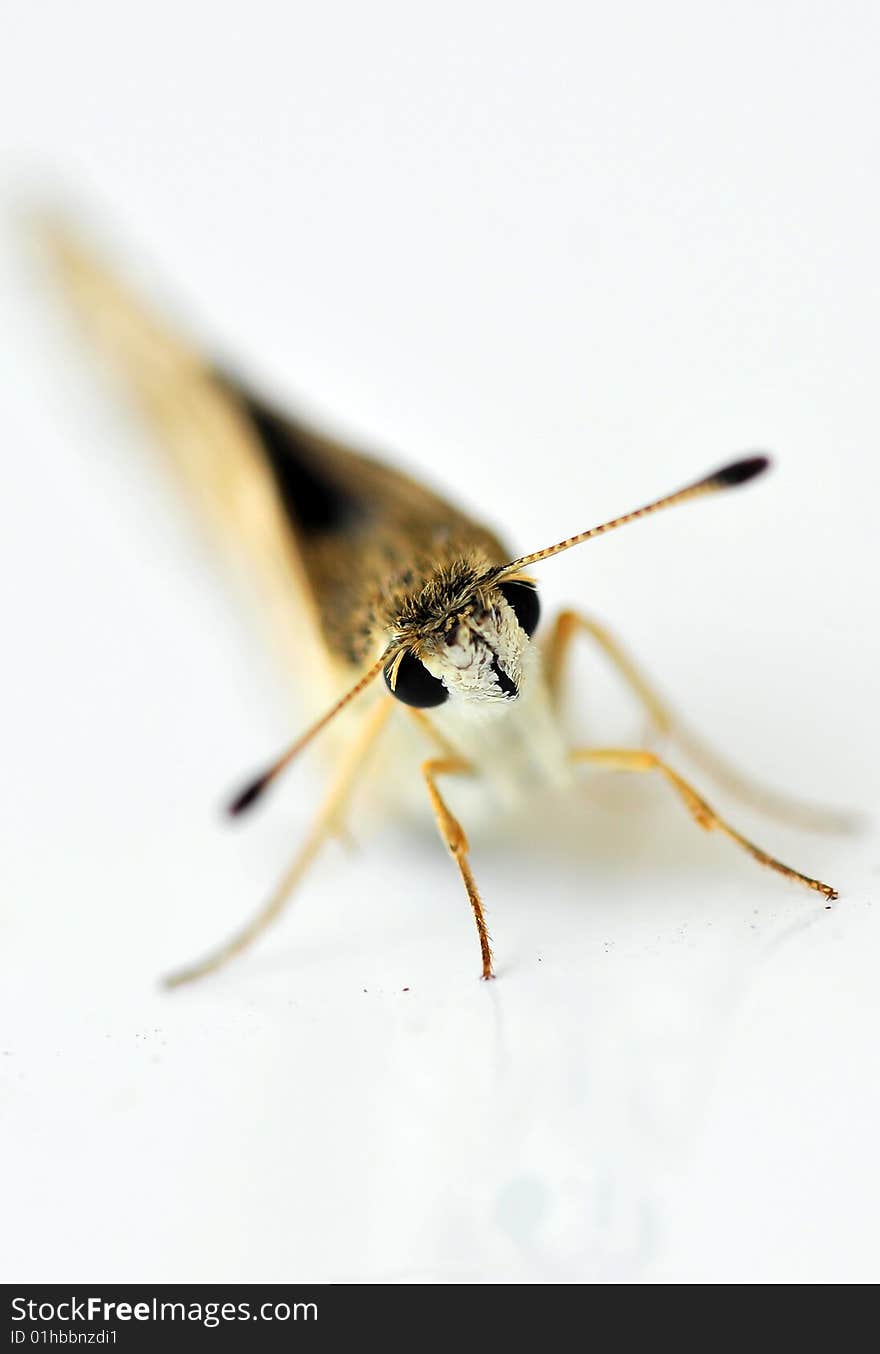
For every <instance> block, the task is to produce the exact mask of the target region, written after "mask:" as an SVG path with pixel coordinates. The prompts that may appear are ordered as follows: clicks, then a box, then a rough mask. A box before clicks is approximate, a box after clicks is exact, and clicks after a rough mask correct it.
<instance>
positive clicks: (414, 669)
mask: <svg viewBox="0 0 880 1354" xmlns="http://www.w3.org/2000/svg"><path fill="white" fill-rule="evenodd" d="M393 668H394V663H389V665H388V667H387V668H386V669H385V672H384V674H383V675H384V677H385V685H386V686H387V687H388V690H389V691H390V692H391V694H392V696H395V697H396V698H397V699H398V700H399V701H403V704H404V705H415V706H417V708H418V709H420V710H427V709H428V708H429V707H430V706H432V705H442V704H443V702H444V701H445V700H448V699H449V692H448V691H447V690H446V687H445V686H444V685H443V683H442V682H441V681H440V679H439V677H432V676H431V674H430V672H429V671H428V669H427V668H426V667H425V665H424V663H420V662H419V660H418V658H416V656H415V654H412V653H405V654H404V655H403V658H402V659H401V660H400V663H399V664H398V665H397V677H396V679H395V682H394V686H393V687H392V685H391V672H392V669H393Z"/></svg>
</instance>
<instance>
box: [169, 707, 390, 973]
mask: <svg viewBox="0 0 880 1354" xmlns="http://www.w3.org/2000/svg"><path fill="white" fill-rule="evenodd" d="M392 705H393V701H392V699H391V697H390V696H389V697H387V698H385V699H383V700H381V701H380V702H379V704H378V705H376V706H375V707H374V709H373V710H372V711H371V712H370V714H369V715H368V716H367V718H366V719H365V721H364V722H363V724H362V725H361V728H360V730H359V735H358V737H357V738H356V739H355V740H354V742H353V744H352V746H351V748H350V749H349V751H348V755H347V757H346V759H345V761H344V763H343V765H342V766H341V767H340V769H339V772H338V774H337V776H336V778H335V780H334V781H333V783H332V785H331V787H330V790H329V792H328V794H327V796H326V797H325V799H324V802H323V803H322V805H321V807H320V809H319V810H318V815H317V817H316V819H315V822H314V824H313V826H312V830H311V832H310V833H309V835H308V837H307V838H306V840H305V841H304V842H303V844H302V846H301V847H300V849H299V852H298V853H297V856H296V859H295V860H294V862H293V864H292V865H291V867H290V869H289V870H288V871H287V874H286V875H285V876H284V878H283V879H282V880H281V882H280V884H279V885H278V887H277V888H276V889H275V892H274V893H273V894H272V896H271V897H270V898H269V901H268V902H267V903H265V904H264V906H263V907H262V908H261V909H260V911H259V912H257V913H256V915H255V916H253V917H252V918H251V920H250V921H249V922H247V924H246V925H245V926H243V927H242V928H241V930H240V931H237V932H236V933H235V935H234V936H232V938H231V939H230V940H228V941H227V942H226V943H225V944H224V945H220V946H218V948H217V949H216V950H212V951H211V952H210V954H208V955H206V956H205V958H204V959H201V960H199V961H198V962H197V963H195V964H191V965H189V966H188V967H187V968H183V969H179V970H178V971H177V972H176V973H171V974H169V975H168V977H166V978H165V979H164V986H166V987H179V986H180V985H181V984H182V983H190V982H193V981H194V980H195V979H196V978H203V977H204V976H205V975H206V974H208V973H214V972H216V970H217V969H219V968H222V967H223V965H224V964H226V963H228V962H229V960H230V959H233V958H234V957H235V956H236V955H237V954H241V952H242V950H245V949H247V947H248V946H249V945H251V944H252V943H253V941H255V940H256V939H257V937H258V936H259V935H261V934H262V933H263V931H265V930H266V928H267V927H268V926H270V925H271V923H272V922H274V921H275V920H276V919H277V918H278V917H279V916H280V914H281V912H282V911H283V909H284V906H285V904H286V903H287V901H288V899H289V898H290V896H291V894H292V893H293V891H294V889H295V888H296V886H297V885H298V884H299V882H300V880H301V879H302V877H303V875H304V874H305V872H306V870H307V869H308V867H309V866H310V865H311V863H312V861H313V860H314V859H315V856H316V855H317V854H318V852H319V850H320V849H321V847H322V846H323V845H324V842H325V841H326V840H327V838H328V837H332V836H333V834H334V833H335V832H338V831H339V826H340V824H339V819H340V815H341V813H342V811H343V809H344V808H345V806H346V804H347V802H348V800H349V798H350V796H351V793H352V791H353V789H354V787H355V784H356V782H357V780H358V777H359V776H360V774H361V772H362V771H363V769H364V767H365V766H366V762H367V758H368V756H369V753H370V752H371V750H372V748H373V745H374V743H375V742H376V739H377V738H378V736H379V734H380V732H381V731H382V729H383V727H384V725H385V722H386V720H387V719H388V716H389V714H390V713H391V709H392Z"/></svg>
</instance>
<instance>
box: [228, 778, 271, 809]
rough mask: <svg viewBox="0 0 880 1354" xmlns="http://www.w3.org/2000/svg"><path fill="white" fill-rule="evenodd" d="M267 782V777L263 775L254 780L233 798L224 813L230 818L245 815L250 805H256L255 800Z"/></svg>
mask: <svg viewBox="0 0 880 1354" xmlns="http://www.w3.org/2000/svg"><path fill="white" fill-rule="evenodd" d="M269 780H270V777H269V776H265V775H263V776H258V777H257V779H256V780H252V781H251V782H250V783H249V784H248V785H246V786H245V787H244V789H243V790H242V791H241V792H240V793H239V794H237V795H236V796H235V798H234V799H233V800H232V801H231V803H230V804H229V806H228V807H227V810H226V811H227V813H228V814H229V816H230V818H237V817H238V815H239V814H240V813H245V812H246V810H247V809H249V808H250V807H251V805H252V804H256V802H257V800H258V799H259V798H260V795H261V794H262V793H263V791H264V790H265V788H266V786H267V785H268V784H269Z"/></svg>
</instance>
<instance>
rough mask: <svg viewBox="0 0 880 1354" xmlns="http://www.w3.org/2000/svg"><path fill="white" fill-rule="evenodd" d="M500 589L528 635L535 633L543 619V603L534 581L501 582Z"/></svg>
mask: <svg viewBox="0 0 880 1354" xmlns="http://www.w3.org/2000/svg"><path fill="white" fill-rule="evenodd" d="M498 590H499V592H501V593H502V594H503V595H504V599H505V601H506V602H508V603H509V604H510V606H512V607H513V613H514V615H515V616H516V619H517V620H518V621H519V623H520V625H521V626H522V628H523V630H525V632H526V634H527V635H533V634H534V633H535V631H536V630H537V628H538V621H539V620H540V619H541V603H540V601H539V600H538V594H537V591H536V590H535V587H534V584H532V583H520V582H515V583H499V584H498Z"/></svg>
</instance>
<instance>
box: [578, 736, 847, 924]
mask: <svg viewBox="0 0 880 1354" xmlns="http://www.w3.org/2000/svg"><path fill="white" fill-rule="evenodd" d="M571 758H572V761H575V762H593V763H594V764H596V765H598V766H606V767H609V768H610V769H612V770H615V771H657V772H659V773H660V775H661V776H663V777H664V779H665V780H666V782H667V784H668V785H671V787H672V789H673V790H674V791H675V792H676V794H677V795H678V796H679V798H680V799H682V800H683V801H684V805H685V807H686V808H687V810H688V812H689V813H690V815H691V817H692V818H693V819H694V822H696V823H697V824H698V825H699V826H700V827H702V828H705V829H706V831H707V832H711V831H713V830H717V831H718V832H723V833H724V835H725V837H729V838H730V840H731V841H732V842H736V844H737V846H741V847H742V849H743V850H744V851H748V853H749V855H750V856H752V857H753V859H754V860H757V861H758V862H759V864H761V865H768V866H769V867H770V869H771V870H776V871H778V873H779V874H784V875H786V876H787V877H788V878H789V879H796V880H797V881H798V883H799V884H805V885H806V886H807V888H809V889H815V890H816V891H817V893H821V894H823V895H824V896H825V897H826V898H828V899H832V898H836V897H837V892H836V890H835V889H833V888H832V887H831V885H830V884H823V883H822V882H821V880H819V879H811V878H810V876H809V875H806V874H801V872H800V871H799V870H793V869H792V868H791V866H789V865H783V863H782V861H781V860H777V859H776V857H775V856H771V855H769V854H768V853H767V852H766V851H764V850H762V848H761V847H760V846H756V845H755V843H754V842H751V841H749V840H748V838H747V837H744V836H743V835H742V834H741V833H740V832H737V830H736V828H733V827H731V826H730V824H729V823H728V822H726V821H725V820H724V819H723V818H721V817H720V816H719V815H718V814H717V813H716V812H715V810H714V809H713V808H711V807H710V806H709V805H708V804H707V803H706V801H705V799H703V798H702V796H701V795H699V794H698V793H697V791H696V790H695V789H694V787H693V786H692V785H690V784H689V783H688V782H687V781H686V780H684V779H683V777H682V776H680V775H679V774H678V772H677V771H673V769H672V767H671V766H668V765H667V763H666V762H664V761H662V760H661V759H660V758H659V757H658V756H657V755H656V753H654V752H648V751H646V750H644V749H641V748H638V749H634V748H577V749H576V750H575V751H574V752H572V753H571Z"/></svg>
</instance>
